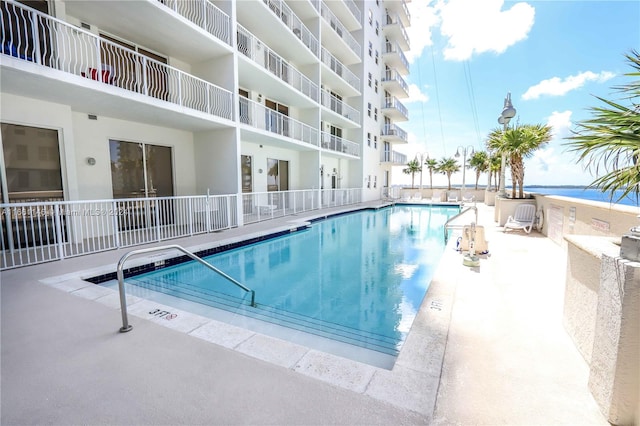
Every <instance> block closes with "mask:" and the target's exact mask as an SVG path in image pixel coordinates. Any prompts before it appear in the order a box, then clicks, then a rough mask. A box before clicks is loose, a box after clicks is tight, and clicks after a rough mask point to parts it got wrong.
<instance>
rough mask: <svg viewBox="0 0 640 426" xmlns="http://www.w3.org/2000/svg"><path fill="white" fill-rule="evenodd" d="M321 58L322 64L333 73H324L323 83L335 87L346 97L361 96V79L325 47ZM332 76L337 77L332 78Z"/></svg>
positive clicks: (321, 52)
mask: <svg viewBox="0 0 640 426" xmlns="http://www.w3.org/2000/svg"><path fill="white" fill-rule="evenodd" d="M320 57H321V60H322V63H323V64H324V65H326V66H327V67H328V68H329V69H330V70H331V71H333V72H332V73H329V72H324V71H323V72H322V83H324V84H326V85H328V86H330V87H335V88H336V90H338V91H339V92H340V93H342V94H344V96H345V97H347V96H358V95H360V79H359V78H358V77H357V76H356V75H355V74H354V73H353V72H351V70H350V69H349V68H348V67H347V66H346V65H344V64H343V63H342V62H340V61H339V60H338V58H336V57H335V56H333V55H332V54H331V53H329V51H328V50H327V49H325V48H324V47H323V48H322V50H321V51H320ZM331 75H335V77H334V78H332V77H331Z"/></svg>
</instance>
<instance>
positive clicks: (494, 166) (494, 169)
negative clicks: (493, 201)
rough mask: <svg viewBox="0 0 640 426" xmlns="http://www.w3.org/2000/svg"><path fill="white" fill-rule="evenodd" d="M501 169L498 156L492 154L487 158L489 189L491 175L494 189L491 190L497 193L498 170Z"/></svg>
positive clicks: (500, 161) (498, 184)
mask: <svg viewBox="0 0 640 426" xmlns="http://www.w3.org/2000/svg"><path fill="white" fill-rule="evenodd" d="M501 167H502V158H501V157H500V155H497V154H495V153H492V154H491V156H490V157H489V187H490V186H491V175H493V181H494V182H495V183H494V187H493V190H494V191H497V190H498V186H500V168H501Z"/></svg>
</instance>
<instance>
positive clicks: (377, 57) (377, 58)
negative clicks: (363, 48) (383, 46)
mask: <svg viewBox="0 0 640 426" xmlns="http://www.w3.org/2000/svg"><path fill="white" fill-rule="evenodd" d="M379 58H380V54H379V53H378V51H377V50H376V65H378V61H379Z"/></svg>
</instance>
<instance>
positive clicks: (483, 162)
mask: <svg viewBox="0 0 640 426" xmlns="http://www.w3.org/2000/svg"><path fill="white" fill-rule="evenodd" d="M469 168H470V169H474V170H475V172H476V187H475V189H476V191H477V190H478V181H479V180H480V174H481V173H484V172H486V171H487V170H489V154H487V153H486V152H485V151H475V152H474V153H473V154H471V158H469Z"/></svg>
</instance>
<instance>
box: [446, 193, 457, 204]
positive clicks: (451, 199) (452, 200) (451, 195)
mask: <svg viewBox="0 0 640 426" xmlns="http://www.w3.org/2000/svg"><path fill="white" fill-rule="evenodd" d="M447 201H448V202H450V203H457V202H458V191H449V192H447Z"/></svg>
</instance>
